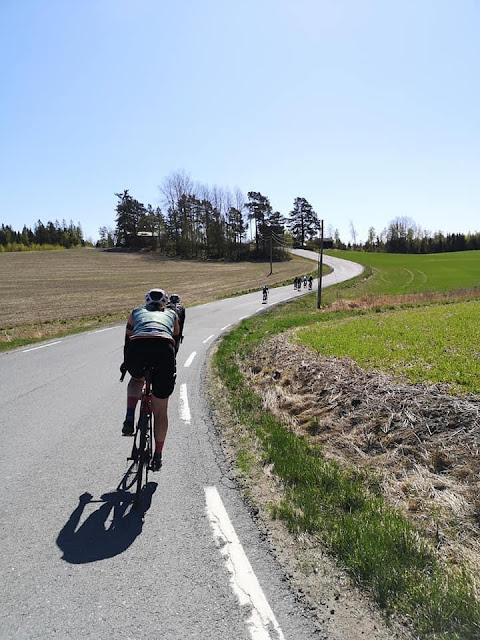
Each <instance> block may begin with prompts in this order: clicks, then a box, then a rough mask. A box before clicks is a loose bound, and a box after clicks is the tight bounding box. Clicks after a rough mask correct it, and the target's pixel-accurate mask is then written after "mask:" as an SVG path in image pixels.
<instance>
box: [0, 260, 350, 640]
mask: <svg viewBox="0 0 480 640" xmlns="http://www.w3.org/2000/svg"><path fill="white" fill-rule="evenodd" d="M297 253H301V255H306V254H305V252H297ZM313 256H314V258H316V256H315V254H313ZM324 262H325V263H326V264H332V266H333V267H334V269H335V270H334V272H333V273H332V274H330V275H329V276H326V277H325V278H323V283H322V286H329V285H330V284H334V283H336V282H340V281H342V280H345V279H347V278H351V277H353V276H354V275H357V274H358V269H359V268H360V270H361V267H359V265H356V264H354V263H348V264H347V265H345V264H343V262H344V261H338V259H334V258H330V257H324ZM333 263H334V264H333ZM349 265H350V266H349ZM299 275H301V274H299ZM178 289H179V290H180V292H181V284H180V283H179V286H178ZM305 293H308V292H307V291H303V290H302V292H301V293H298V292H295V291H294V290H293V283H292V285H291V286H288V287H280V288H277V289H271V290H270V295H269V299H268V303H267V304H266V305H264V304H262V295H261V292H260V291H259V292H256V293H250V294H247V295H243V296H238V297H235V298H231V299H228V300H221V301H216V302H212V303H209V304H205V305H199V306H196V307H191V308H189V309H187V320H186V326H185V334H186V337H185V340H184V342H183V345H182V347H181V349H180V351H179V354H178V360H177V385H176V388H175V391H174V393H173V395H172V397H171V400H170V407H169V415H170V428H169V434H168V438H167V442H166V446H165V451H164V466H163V468H162V470H161V471H160V472H159V473H157V474H151V475H150V478H149V479H150V482H149V484H148V486H147V487H146V488H145V490H144V496H143V513H142V512H140V513H138V512H137V511H135V510H133V509H132V491H133V488H131V487H130V484H131V483H132V481H133V477H132V475H131V474H130V475H129V474H128V473H127V471H128V468H129V466H128V462H127V460H126V458H127V455H128V454H129V451H130V447H131V439H128V438H122V437H121V435H120V430H121V424H122V421H123V418H124V411H125V404H126V384H123V385H122V384H120V383H119V370H118V367H119V365H120V363H121V361H122V349H123V335H124V327H123V326H114V327H106V328H103V329H99V330H98V331H95V332H90V333H84V334H79V335H76V336H70V337H67V338H62V339H61V340H52V341H51V342H47V343H42V344H36V345H32V346H31V347H25V348H23V349H17V350H15V351H11V352H9V353H4V354H2V355H0V389H1V394H0V408H1V411H0V430H1V436H2V440H1V441H2V447H1V451H0V460H1V469H2V482H1V486H0V505H1V506H0V510H1V511H0V532H1V537H2V544H1V547H0V558H1V559H0V568H1V578H2V589H1V590H0V638H2V639H3V638H6V639H10V638H17V639H19V640H20V639H21V640H25V639H35V640H38V639H40V638H53V637H56V638H61V639H64V638H74V639H76V638H82V639H84V638H92V639H97V638H109V639H112V638H113V639H116V638H119V639H120V638H121V639H122V640H126V639H129V638H131V639H137V638H138V639H140V638H142V639H143V638H149V639H152V638H159V639H160V638H162V639H166V640H177V639H178V640H187V639H190V638H191V639H192V640H193V639H197V638H208V640H237V639H238V640H240V639H241V640H274V639H276V640H282V639H291V640H307V639H311V638H312V637H318V636H315V630H316V627H315V625H314V621H313V620H312V619H311V618H310V616H309V615H308V612H306V611H304V609H303V607H302V605H301V603H300V602H298V600H297V599H296V598H295V596H294V594H293V593H292V592H291V591H290V590H289V588H288V581H286V580H285V577H284V575H283V574H282V571H281V569H280V568H279V566H278V564H277V562H276V561H275V558H274V557H273V555H272V553H271V552H270V550H269V548H268V545H267V543H266V541H265V540H264V538H263V537H262V535H261V534H260V532H259V531H258V529H257V527H256V526H255V524H254V522H253V521H252V518H251V516H250V515H249V513H248V510H247V509H246V507H245V505H244V503H243V501H242V499H241V496H240V494H239V491H238V489H237V487H236V484H235V482H234V481H233V480H232V477H231V475H230V473H229V469H228V465H227V464H226V463H225V461H224V459H223V455H222V452H221V449H220V445H219V443H218V439H217V434H216V432H215V429H214V427H213V425H212V423H211V421H210V417H209V411H208V404H207V400H206V398H205V388H204V380H205V365H206V359H207V356H208V351H209V350H210V349H211V347H212V345H213V344H214V343H215V341H216V340H217V339H218V338H219V337H220V336H221V335H222V334H224V333H225V332H226V331H229V330H230V329H231V328H232V327H233V326H235V325H236V324H237V323H238V322H240V321H241V320H242V319H243V318H246V317H250V316H252V315H255V314H256V313H259V312H262V311H263V310H265V309H266V308H269V307H271V306H272V305H273V304H277V303H279V302H282V301H284V300H287V299H290V298H292V297H295V296H298V295H304V294H305ZM139 302H140V301H139ZM315 303H316V299H315V296H312V304H315ZM142 516H143V517H142ZM322 637H324V636H322Z"/></svg>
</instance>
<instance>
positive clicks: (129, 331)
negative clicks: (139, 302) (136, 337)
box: [123, 313, 133, 363]
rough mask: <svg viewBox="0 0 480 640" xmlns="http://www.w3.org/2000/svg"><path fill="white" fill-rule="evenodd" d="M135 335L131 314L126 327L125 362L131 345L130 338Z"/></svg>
mask: <svg viewBox="0 0 480 640" xmlns="http://www.w3.org/2000/svg"><path fill="white" fill-rule="evenodd" d="M132 335H133V315H132V314H131V313H130V315H129V316H128V320H127V326H126V327H125V344H124V345H123V362H124V363H125V362H126V361H127V353H128V345H129V343H130V337H131V336H132Z"/></svg>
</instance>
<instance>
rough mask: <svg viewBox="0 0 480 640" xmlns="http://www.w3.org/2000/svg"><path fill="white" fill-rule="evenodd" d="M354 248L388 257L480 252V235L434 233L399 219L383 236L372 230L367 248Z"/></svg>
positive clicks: (366, 243) (355, 246)
mask: <svg viewBox="0 0 480 640" xmlns="http://www.w3.org/2000/svg"><path fill="white" fill-rule="evenodd" d="M352 248H354V249H357V248H358V249H360V250H364V251H374V252H384V253H444V252H446V251H471V250H477V249H480V232H478V231H477V232H474V233H447V234H444V233H442V232H441V231H436V232H435V233H433V234H432V233H430V232H428V231H424V230H423V229H422V228H421V227H420V226H419V225H417V224H416V223H415V222H414V221H413V220H412V219H411V218H408V217H397V218H395V219H394V220H392V221H391V222H390V224H389V225H388V227H386V228H385V229H384V230H383V231H381V232H380V233H377V232H376V231H375V228H374V227H370V229H369V230H368V237H367V240H366V242H365V243H364V244H360V245H358V246H357V245H354V246H353V247H352Z"/></svg>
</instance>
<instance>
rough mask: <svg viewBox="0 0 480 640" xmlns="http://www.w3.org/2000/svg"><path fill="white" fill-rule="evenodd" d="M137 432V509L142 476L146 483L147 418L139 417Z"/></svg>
mask: <svg viewBox="0 0 480 640" xmlns="http://www.w3.org/2000/svg"><path fill="white" fill-rule="evenodd" d="M138 430H139V432H140V433H139V435H140V439H139V443H138V449H137V486H136V491H135V505H136V506H137V507H138V506H139V504H140V497H141V493H142V488H143V476H144V474H145V483H146V482H147V474H148V462H149V454H148V440H149V438H148V416H146V415H141V416H140V418H139V419H138Z"/></svg>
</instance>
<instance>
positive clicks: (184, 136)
mask: <svg viewBox="0 0 480 640" xmlns="http://www.w3.org/2000/svg"><path fill="white" fill-rule="evenodd" d="M479 34H480V3H479V2H478V1H477V0H452V1H450V2H447V1H445V0H401V1H393V0H378V1H377V0H358V1H355V0H331V1H328V2H327V1H324V0H241V1H240V0H237V1H233V2H226V1H225V0H176V1H172V0H170V1H168V2H166V1H163V0H69V1H67V2H65V0H0V72H1V95H2V97H1V100H0V145H1V147H0V148H1V153H0V179H1V193H2V198H1V205H0V222H3V223H4V224H10V225H12V226H13V227H14V228H15V229H21V227H22V226H23V224H26V225H27V226H31V227H33V225H34V224H35V222H36V221H37V220H38V219H40V220H42V222H47V221H48V220H52V221H54V220H56V219H58V220H59V221H60V222H61V221H62V220H63V219H65V220H67V222H68V221H70V220H73V221H74V222H75V223H77V222H78V221H79V222H80V223H81V224H82V227H83V230H84V235H85V237H91V238H93V239H96V237H97V236H98V228H99V227H100V226H104V225H106V226H111V227H114V226H115V204H116V198H115V196H114V193H115V192H119V191H123V190H124V189H129V190H130V193H131V195H132V196H133V197H135V198H137V199H138V200H140V201H141V202H143V203H144V204H148V203H149V204H152V205H159V204H160V199H161V196H160V192H159V189H158V186H159V185H160V184H161V183H162V182H163V180H164V179H165V178H166V176H168V175H169V174H170V173H172V172H173V171H178V170H184V171H185V172H187V173H188V174H190V175H191V177H192V179H193V180H195V181H199V182H201V183H203V184H207V185H208V186H210V187H213V186H215V185H217V186H219V187H225V188H227V187H229V188H231V189H234V188H236V187H238V188H240V189H241V190H242V191H243V192H244V193H246V192H248V191H260V192H262V193H263V194H264V195H266V196H268V197H269V198H270V201H271V203H272V205H273V207H274V209H276V210H279V211H281V212H282V213H283V214H288V212H289V211H290V210H291V209H292V205H293V200H294V198H295V197H297V196H301V197H304V198H306V199H307V200H308V201H309V202H310V203H311V204H312V205H313V207H314V209H315V210H316V211H317V213H318V214H319V216H320V217H321V218H323V219H324V221H325V226H326V230H327V229H329V228H338V229H339V231H340V235H341V238H342V239H343V240H344V241H346V242H348V241H349V240H351V239H352V237H351V225H352V224H353V227H354V229H355V231H356V233H357V239H361V240H365V239H366V236H367V231H368V228H369V227H371V226H373V227H375V229H376V230H377V231H380V230H382V229H383V228H385V227H386V226H387V225H388V223H389V222H390V221H391V220H393V219H394V218H396V217H398V216H407V217H409V218H411V219H413V220H414V221H415V222H416V223H417V224H418V225H420V226H421V227H422V228H423V229H425V230H429V231H431V232H433V231H436V230H442V231H444V232H468V231H472V232H473V231H480V74H479V71H480V37H479Z"/></svg>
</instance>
